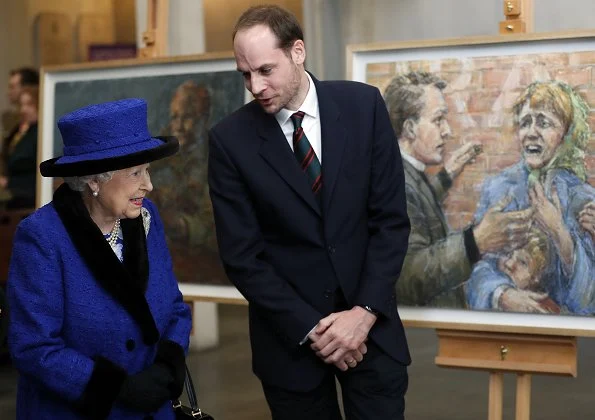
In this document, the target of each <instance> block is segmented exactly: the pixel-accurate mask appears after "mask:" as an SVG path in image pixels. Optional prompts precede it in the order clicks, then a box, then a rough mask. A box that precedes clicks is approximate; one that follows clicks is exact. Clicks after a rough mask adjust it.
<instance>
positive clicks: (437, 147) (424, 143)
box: [412, 85, 452, 165]
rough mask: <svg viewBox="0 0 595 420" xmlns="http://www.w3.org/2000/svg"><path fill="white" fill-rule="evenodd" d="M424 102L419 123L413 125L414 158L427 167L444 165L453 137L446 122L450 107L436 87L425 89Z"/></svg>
mask: <svg viewBox="0 0 595 420" xmlns="http://www.w3.org/2000/svg"><path fill="white" fill-rule="evenodd" d="M422 100H423V101H424V102H425V106H424V107H423V108H422V110H421V112H420V116H419V119H418V121H416V122H414V123H413V124H414V125H413V131H414V134H415V137H416V138H415V140H414V141H413V143H412V148H413V151H412V152H413V157H415V158H416V159H418V160H419V161H421V162H423V163H425V164H426V165H439V164H440V163H442V160H443V155H444V146H445V144H446V140H447V139H448V138H449V137H450V136H451V134H452V133H451V130H450V125H449V124H448V121H447V120H446V115H447V113H448V107H447V106H446V101H445V100H444V95H443V94H442V91H441V90H440V89H438V88H437V87H435V86H431V85H430V86H426V87H424V95H423V97H422Z"/></svg>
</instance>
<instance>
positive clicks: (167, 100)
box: [37, 53, 248, 303]
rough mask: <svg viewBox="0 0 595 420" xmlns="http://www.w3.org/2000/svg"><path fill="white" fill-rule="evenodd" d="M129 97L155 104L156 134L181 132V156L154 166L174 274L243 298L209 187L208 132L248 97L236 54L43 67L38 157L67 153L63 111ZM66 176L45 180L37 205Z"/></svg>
mask: <svg viewBox="0 0 595 420" xmlns="http://www.w3.org/2000/svg"><path fill="white" fill-rule="evenodd" d="M128 97H137V98H143V99H145V100H146V101H147V104H148V117H147V119H148V121H147V122H148V126H149V132H150V133H151V134H152V135H154V136H163V135H174V136H176V137H177V138H178V140H179V142H180V152H178V153H177V154H176V155H175V156H173V157H170V158H167V159H163V160H159V161H156V162H153V163H152V164H151V169H150V170H151V180H152V183H153V186H154V189H153V191H152V192H151V193H150V194H149V198H150V199H151V200H153V201H154V202H155V203H156V205H157V207H158V209H159V212H160V216H161V219H162V221H163V223H164V227H165V233H166V237H167V241H168V246H169V248H170V252H171V255H172V260H173V266H174V271H175V273H176V277H177V278H178V282H179V284H180V289H181V291H182V293H183V294H184V296H185V298H187V299H190V298H191V299H195V300H206V301H216V302H231V303H243V302H244V299H243V298H242V296H241V295H240V294H239V292H238V291H237V290H236V289H235V287H233V285H231V283H230V282H229V280H228V279H227V277H226V276H225V273H224V271H223V268H222V265H221V263H220V260H219V257H218V253H217V249H216V239H215V229H214V222H213V215H212V207H211V203H210V199H209V194H208V185H207V173H206V170H207V158H208V139H207V137H208V136H207V132H208V129H209V128H210V127H212V126H213V125H214V124H216V123H217V122H218V121H219V120H221V119H222V118H224V117H225V116H226V115H228V114H230V113H232V112H233V111H235V110H236V109H238V108H239V107H241V106H242V105H243V104H244V103H245V102H246V100H247V98H248V96H247V95H246V90H245V88H244V84H243V79H242V77H241V75H240V74H239V73H238V72H237V71H236V65H235V60H234V59H233V55H232V54H231V53H211V54H203V55H195V56H180V57H166V58H158V59H149V60H145V59H143V60H136V59H133V60H118V61H110V62H103V63H86V64H76V65H66V66H54V67H45V68H42V73H41V98H40V130H39V131H40V135H39V145H40V146H39V148H38V149H39V150H38V160H39V161H43V160H46V159H50V158H52V157H55V156H60V155H61V154H62V140H61V137H60V133H59V131H58V129H57V125H56V123H57V120H58V119H59V117H60V116H61V115H64V114H66V113H68V112H71V111H73V110H75V109H77V108H80V107H83V106H86V105H90V104H95V103H100V102H106V101H112V100H117V99H122V98H128ZM60 182H61V180H58V179H51V178H43V177H41V176H39V178H38V188H37V191H38V192H37V205H38V206H41V205H44V204H46V203H48V202H49V201H51V199H52V194H53V191H54V189H55V188H56V186H57V184H58V183H60Z"/></svg>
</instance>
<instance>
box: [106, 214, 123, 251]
mask: <svg viewBox="0 0 595 420" xmlns="http://www.w3.org/2000/svg"><path fill="white" fill-rule="evenodd" d="M119 232H120V219H116V223H115V224H114V227H113V229H112V231H111V232H110V233H109V236H108V237H107V238H106V239H107V243H108V244H110V246H111V247H112V248H113V247H115V246H116V242H117V241H118V233H119Z"/></svg>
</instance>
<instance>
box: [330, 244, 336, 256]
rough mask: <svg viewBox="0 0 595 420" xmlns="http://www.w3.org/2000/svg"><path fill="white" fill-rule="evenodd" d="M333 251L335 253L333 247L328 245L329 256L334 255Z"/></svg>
mask: <svg viewBox="0 0 595 420" xmlns="http://www.w3.org/2000/svg"><path fill="white" fill-rule="evenodd" d="M335 251H336V249H335V247H334V246H332V245H329V246H328V253H329V254H331V255H333V254H334V253H335Z"/></svg>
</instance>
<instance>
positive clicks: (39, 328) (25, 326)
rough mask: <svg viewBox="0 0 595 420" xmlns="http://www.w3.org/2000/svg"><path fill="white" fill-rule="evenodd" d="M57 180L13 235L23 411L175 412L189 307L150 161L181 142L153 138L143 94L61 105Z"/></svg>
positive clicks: (14, 328) (48, 164)
mask: <svg viewBox="0 0 595 420" xmlns="http://www.w3.org/2000/svg"><path fill="white" fill-rule="evenodd" d="M58 127H59V129H60V132H61V134H62V139H63V142H64V155H63V156H62V157H59V158H55V159H51V160H48V161H45V162H42V164H41V165H40V169H41V174H42V175H43V176H51V177H56V176H59V177H63V178H64V180H65V183H64V184H62V185H61V186H60V187H59V188H58V189H57V190H56V191H55V193H54V196H53V200H52V202H51V203H49V204H47V205H45V206H43V207H41V208H40V209H38V210H37V211H36V212H35V213H33V214H32V215H31V216H29V217H28V218H26V219H25V220H23V221H22V222H21V223H20V225H19V227H18V229H17V232H16V234H15V240H14V248H13V254H12V260H11V264H10V273H9V279H8V299H9V304H10V308H11V316H10V325H9V349H10V353H11V356H12V359H13V361H14V364H15V366H16V368H17V369H18V371H19V372H20V378H19V385H18V395H17V417H18V418H19V419H33V418H35V419H39V418H44V419H61V420H66V419H80V418H110V419H136V418H147V417H148V418H154V419H173V418H174V412H173V410H172V404H171V400H172V399H176V398H177V397H178V396H179V395H180V394H181V391H182V387H183V383H184V377H185V354H186V351H187V348H188V342H189V334H190V328H191V316H190V310H189V308H188V306H187V305H186V304H185V303H184V302H183V301H182V295H181V293H180V291H179V288H178V285H177V282H176V278H175V276H174V274H173V271H172V264H171V259H170V255H169V251H168V249H167V245H166V242H165V236H164V232H163V225H162V223H161V220H160V218H159V215H158V213H157V210H156V208H155V206H154V205H153V204H152V203H151V202H150V201H149V200H148V199H147V198H146V196H147V194H148V193H150V192H151V190H152V189H153V186H152V184H151V179H150V176H149V162H151V161H154V160H157V159H161V158H163V157H166V156H169V155H172V154H174V153H176V151H177V150H178V142H177V140H176V139H175V138H171V137H170V138H154V137H151V135H150V134H149V131H148V128H147V105H146V103H145V102H144V101H143V100H140V99H124V100H120V101H115V102H109V103H103V104H99V105H91V106H88V107H85V108H81V109H79V110H76V111H74V112H72V113H70V114H68V115H65V116H63V117H62V118H61V119H60V120H59V121H58Z"/></svg>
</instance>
